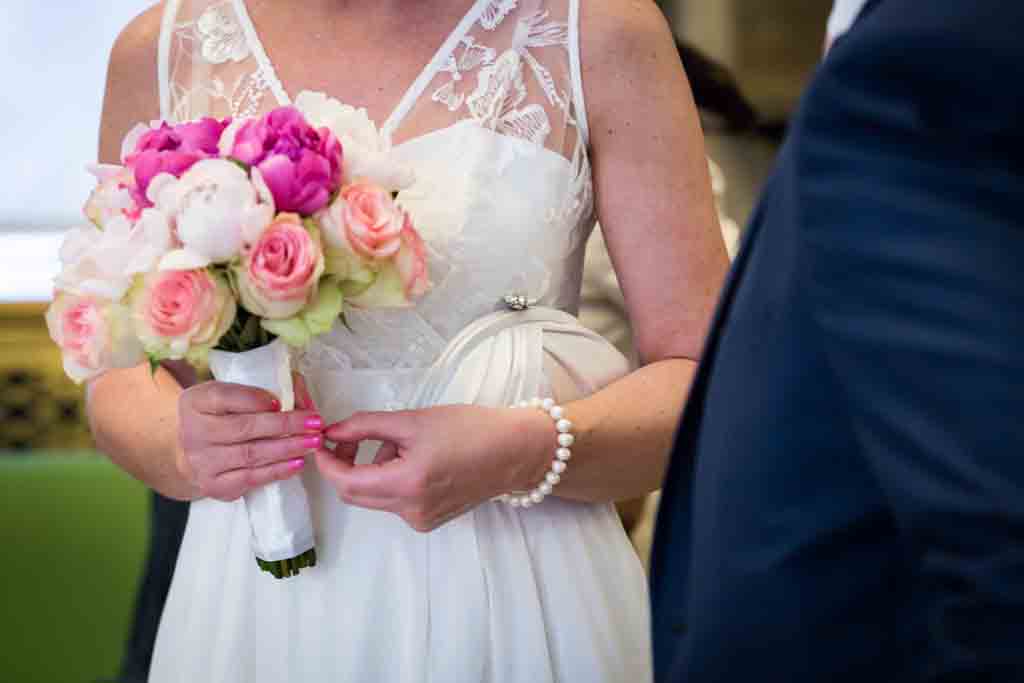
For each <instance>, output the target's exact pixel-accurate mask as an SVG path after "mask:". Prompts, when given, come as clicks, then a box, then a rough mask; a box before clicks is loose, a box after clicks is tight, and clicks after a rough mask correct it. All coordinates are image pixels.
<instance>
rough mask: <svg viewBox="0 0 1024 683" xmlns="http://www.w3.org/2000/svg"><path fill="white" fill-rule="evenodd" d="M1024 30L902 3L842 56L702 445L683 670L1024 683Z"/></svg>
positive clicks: (689, 492) (767, 202)
mask: <svg viewBox="0 0 1024 683" xmlns="http://www.w3.org/2000/svg"><path fill="white" fill-rule="evenodd" d="M1022 27H1024V5H1022V4H1021V3H1019V2H1006V1H1004V0H973V1H972V2H959V1H956V0H941V1H935V0H880V1H878V2H875V3H874V4H873V6H871V7H870V8H869V12H868V13H867V14H866V15H864V16H862V18H861V19H860V21H859V22H858V23H857V24H856V25H855V26H854V27H853V29H852V30H851V32H850V33H849V34H847V35H846V36H845V37H844V38H842V39H841V40H839V41H837V43H836V45H835V46H834V48H833V51H832V52H831V53H830V54H829V56H828V58H827V59H826V60H825V62H824V63H823V65H822V66H821V68H820V69H819V70H818V73H817V74H816V76H815V78H814V80H813V82H812V84H811V86H810V88H809V91H808V93H807V95H806V96H805V98H804V100H803V102H802V105H801V108H800V110H799V112H798V113H797V115H796V116H795V117H794V120H793V121H792V123H791V126H790V132H789V136H788V138H787V140H786V143H785V144H784V147H783V150H782V152H781V153H780V156H779V160H778V164H777V167H776V170H775V172H774V174H773V175H772V178H771V180H770V181H769V183H768V186H767V188H766V190H765V192H764V194H763V196H762V200H761V203H760V205H759V208H758V210H757V211H756V213H755V216H754V218H753V220H752V222H751V224H750V227H749V228H748V232H747V236H746V239H745V244H744V246H743V248H742V249H741V252H740V255H739V256H738V258H737V261H736V263H735V264H734V268H733V271H732V273H731V275H730V279H729V283H728V285H727V287H726V291H725V293H724V294H723V298H722V301H721V303H720V307H719V310H718V313H717V316H716V320H715V323H714V324H713V326H712V331H711V334H710V336H709V340H708V343H707V346H706V348H705V352H704V356H703V359H702V364H701V367H700V370H699V372H698V376H697V379H696V381H695V384H694V386H693V388H692V389H691V394H690V399H689V401H688V404H687V407H686V411H685V414H684V417H683V420H682V422H681V424H680V428H679V433H678V435H677V442H676V446H675V451H674V456H673V461H672V464H671V467H670V470H669V473H668V477H667V480H666V485H665V488H664V490H663V495H662V501H661V511H660V514H659V520H658V530H657V534H656V537H655V545H654V554H653V557H652V566H651V594H652V604H653V629H654V647H655V673H656V677H657V681H658V682H659V683H704V682H712V681H713V682H715V683H732V682H734V681H735V682H737V683H740V682H742V683H747V681H751V680H758V681H762V682H769V683H770V682H774V681H779V682H780V683H781V682H786V683H789V682H792V681H801V682H804V681H830V682H845V681H850V682H851V683H853V682H855V681H856V682H857V683H860V682H862V681H899V682H900V683H911V682H923V681H929V682H936V683H937V682H940V681H941V682H944V683H949V682H952V681H1022V680H1024V647H1022V642H1024V641H1022V637H1024V457H1022V456H1024V421H1022V420H1021V416H1022V413H1024V399H1022V397H1024V356H1022V354H1021V352H1020V340H1021V339H1022V338H1024V289H1022V286H1021V283H1022V282H1024V161H1022V160H1024V130H1022V128H1021V125H1020V119H1021V114H1022V112H1024V89H1022V88H1021V85H1020V84H1021V82H1022V75H1024V71H1022V67H1021V64H1022V57H1024V43H1022V41H1021V39H1020V32H1021V29H1022Z"/></svg>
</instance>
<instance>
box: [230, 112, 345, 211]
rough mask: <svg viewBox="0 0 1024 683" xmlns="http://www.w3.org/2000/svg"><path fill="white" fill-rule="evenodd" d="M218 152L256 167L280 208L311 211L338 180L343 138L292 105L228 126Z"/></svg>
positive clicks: (327, 198)
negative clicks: (318, 125) (315, 125)
mask: <svg viewBox="0 0 1024 683" xmlns="http://www.w3.org/2000/svg"><path fill="white" fill-rule="evenodd" d="M224 138H225V139H224V140H222V144H221V152H222V153H223V154H224V155H225V156H230V157H232V158H234V159H237V160H238V161H241V162H242V163H244V164H248V165H249V166H254V167H256V168H258V169H259V170H260V173H261V174H262V175H263V180H264V181H265V182H266V184H267V187H269V188H270V192H271V194H272V195H273V196H274V203H275V204H276V206H277V208H278V210H279V211H287V212H294V213H299V214H301V215H303V216H311V215H313V214H314V213H315V212H317V211H319V210H320V209H322V208H323V207H324V206H326V205H327V202H328V201H330V198H331V196H332V195H333V194H334V193H335V192H337V191H338V188H339V187H340V186H341V170H342V169H341V166H342V149H341V143H340V142H338V139H337V138H336V137H335V136H334V134H333V133H331V131H330V130H329V129H327V128H319V129H317V128H313V127H312V126H310V125H309V123H307V122H306V119H305V118H303V116H302V114H301V113H300V112H299V111H298V110H297V109H295V108H294V107H278V108H277V109H274V110H273V111H271V112H269V113H268V114H266V115H265V116H263V117H261V118H259V119H253V120H248V121H244V122H239V123H236V124H235V125H234V126H232V127H231V128H229V130H228V131H227V133H226V134H225V136H224Z"/></svg>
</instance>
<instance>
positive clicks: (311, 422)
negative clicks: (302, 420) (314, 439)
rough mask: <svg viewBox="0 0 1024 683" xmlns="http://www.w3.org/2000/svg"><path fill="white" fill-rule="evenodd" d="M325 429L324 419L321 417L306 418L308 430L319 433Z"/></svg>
mask: <svg viewBox="0 0 1024 683" xmlns="http://www.w3.org/2000/svg"><path fill="white" fill-rule="evenodd" d="M323 428H324V419H323V418H322V417H320V416H319V415H313V416H312V417H307V418H306V429H312V430H315V431H319V430H321V429H323Z"/></svg>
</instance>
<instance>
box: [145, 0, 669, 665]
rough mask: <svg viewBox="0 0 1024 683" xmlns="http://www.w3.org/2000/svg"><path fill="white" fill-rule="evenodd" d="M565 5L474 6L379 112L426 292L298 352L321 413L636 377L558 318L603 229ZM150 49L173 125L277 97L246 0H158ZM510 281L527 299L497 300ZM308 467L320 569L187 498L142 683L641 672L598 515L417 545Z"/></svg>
mask: <svg viewBox="0 0 1024 683" xmlns="http://www.w3.org/2000/svg"><path fill="white" fill-rule="evenodd" d="M578 4H579V0H476V2H474V3H473V4H472V7H471V8H470V9H469V10H468V12H467V14H466V15H465V16H464V18H463V19H462V20H461V21H460V22H459V24H458V26H456V27H455V28H454V30H453V31H452V33H451V34H450V36H449V37H448V39H447V40H446V41H445V42H444V44H443V45H442V46H441V47H440V49H439V50H438V52H437V54H436V56H435V57H434V58H433V59H432V60H431V62H430V63H429V64H428V65H426V66H425V68H424V69H423V71H422V73H421V74H420V76H419V77H418V78H417V79H416V80H415V82H414V83H412V84H411V85H410V87H409V89H408V91H407V92H406V94H405V95H404V97H403V98H402V99H401V101H400V103H399V104H398V106H397V107H396V108H395V110H394V112H393V113H392V114H391V115H390V117H389V118H388V119H387V120H386V121H384V122H379V123H380V124H381V126H382V129H383V130H385V131H387V132H388V133H390V134H391V136H392V138H393V139H394V141H395V143H396V153H397V154H398V155H399V157H400V158H401V159H402V160H404V161H405V162H407V163H408V164H409V165H410V166H411V168H412V169H413V170H414V171H415V173H416V183H415V185H414V186H413V187H412V188H411V189H410V190H408V191H406V192H404V193H403V195H402V203H403V204H404V205H405V206H406V207H407V208H408V209H409V210H410V211H411V212H412V214H413V216H414V217H415V220H416V224H417V227H418V228H419V229H420V232H421V233H422V234H423V237H424V239H425V240H426V242H427V244H428V250H429V260H430V276H431V280H432V282H433V283H434V288H433V290H432V291H431V292H430V293H429V294H428V295H427V296H426V297H425V298H423V299H422V300H421V301H419V302H417V305H416V306H415V308H412V309H404V310H392V311H379V310H378V311H352V312H349V313H347V314H346V316H347V318H346V322H347V325H340V324H339V325H337V326H336V328H335V329H334V330H333V331H332V332H331V333H329V334H328V335H326V336H324V337H322V338H321V339H320V340H318V341H316V342H315V343H314V344H313V345H312V346H311V347H310V348H309V349H308V350H306V351H305V352H304V353H303V354H302V355H301V357H300V358H298V359H297V362H298V365H299V368H300V369H301V370H302V372H303V374H304V375H305V377H306V378H307V381H308V382H309V384H310V385H311V390H312V393H313V396H314V399H315V400H316V402H317V405H318V408H319V409H320V411H321V412H322V413H323V415H324V417H325V418H326V419H327V420H328V421H335V420H339V419H341V418H344V417H346V416H347V415H349V414H351V413H352V412H354V411H356V410H394V409H404V408H416V407H423V406H427V405H437V404H444V403H476V404H480V405H492V406H502V405H509V404H511V403H512V402H514V401H516V400H518V399H521V398H528V397H532V396H535V395H546V394H555V396H556V398H557V399H558V400H560V401H563V402H564V401H569V400H571V399H572V398H574V397H576V396H578V395H580V394H585V393H587V392H591V391H595V390H597V389H598V388H600V387H601V386H603V385H604V384H606V383H608V382H610V381H612V380H613V379H615V378H616V377H618V376H621V375H622V374H624V373H625V372H626V371H627V370H628V367H627V364H626V363H625V359H623V358H622V356H621V354H618V352H617V351H615V350H614V348H613V347H611V346H610V345H609V344H607V343H606V342H603V341H601V340H600V339H599V338H598V337H597V336H596V335H594V334H592V333H589V332H587V331H586V330H584V329H583V328H582V327H580V326H579V324H578V323H577V322H576V320H575V318H573V317H572V315H573V314H574V313H575V311H576V308H577V305H578V300H579V292H580V281H581V270H582V263H583V253H584V246H585V244H586V241H587V237H588V235H589V233H590V231H591V229H592V227H593V223H594V217H593V213H594V212H593V206H594V203H593V196H592V185H591V173H590V166H589V163H588V159H587V144H586V143H587V125H586V113H585V107H584V101H583V90H582V85H581V81H580V63H579V46H578V33H577V31H578V12H579V7H578ZM159 54H160V62H159V75H160V85H161V108H162V115H163V117H164V118H166V119H172V120H178V121H180V120H186V119H191V118H195V117H198V116H204V115H212V116H252V115H258V114H261V113H264V112H266V111H268V110H269V109H271V108H273V107H275V106H278V105H280V104H287V103H289V102H290V96H289V91H288V90H286V89H285V87H284V86H283V85H282V83H281V82H280V81H279V80H278V78H277V76H276V75H275V72H274V68H273V66H272V64H271V62H270V60H269V58H268V55H267V53H266V51H265V50H264V48H263V46H262V45H261V43H260V39H259V36H258V31H257V28H256V26H254V24H253V22H252V20H251V18H250V17H249V15H248V13H247V11H246V7H245V5H244V2H243V0H217V1H214V2H211V1H209V0H202V1H189V0H183V1H181V2H175V1H173V0H171V1H169V2H167V3H166V10H165V19H164V24H163V30H162V33H161V38H160V50H159ZM356 66H359V65H356ZM343 67H344V65H339V68H343ZM328 94H329V95H331V96H334V97H337V98H338V99H340V100H342V101H344V100H345V97H344V94H343V93H328ZM507 294H523V295H526V296H527V297H529V298H531V299H536V300H537V305H536V306H535V307H533V308H530V309H529V310H527V311H525V312H512V311H508V310H506V309H505V307H504V305H503V304H502V300H503V297H504V296H505V295H507ZM463 428H464V429H467V430H470V429H473V428H474V425H472V424H466V425H464V426H463ZM372 457H373V448H372V445H371V444H364V446H363V447H362V449H361V452H360V455H359V461H360V462H366V461H368V460H369V459H371V458H372ZM578 457H585V454H582V453H581V454H580V455H579V456H578ZM623 457H629V454H623ZM302 476H303V478H304V484H305V486H306V489H307V490H308V492H309V497H310V507H311V510H312V515H313V521H314V527H315V530H316V536H317V549H318V554H319V562H318V565H317V566H316V567H315V568H312V569H309V570H305V571H303V573H302V574H301V575H300V576H298V577H295V578H291V579H287V580H275V579H274V578H273V577H271V576H270V575H269V574H267V573H264V572H261V571H260V570H259V569H258V568H257V566H256V564H255V562H254V560H253V556H252V551H251V549H250V538H249V536H250V531H249V527H248V524H247V520H246V517H245V513H244V508H243V507H242V504H241V503H240V502H236V503H222V502H218V501H212V500H202V501H197V502H196V503H194V504H193V505H192V507H191V513H190V517H189V521H188V528H187V530H186V533H185V538H184V542H183V544H182V548H181V552H180V556H179V559H178V564H177V568H176V571H175V575H174V582H173V585H172V587H171V591H170V595H169V598H168V601H167V605H166V609H165V612H164V615H163V619H162V622H161V626H160V631H159V636H158V640H157V645H156V652H155V655H154V661H153V667H152V671H151V675H150V680H151V681H153V682H155V683H165V682H171V681H175V682H179V681H180V682H188V683H193V682H195V681H210V682H211V683H225V682H239V683H242V682H245V683H258V682H260V681H274V682H275V683H289V682H293V681H352V682H358V683H362V682H366V683H387V682H392V681H394V682H406V681H408V682H422V683H426V682H428V681H430V682H435V683H453V682H463V681H465V682H467V683H469V682H472V683H480V682H488V683H527V682H529V683H544V682H545V681H551V682H554V681H561V682H565V683H602V682H607V683H613V682H615V683H619V682H622V681H628V682H629V683H643V682H644V681H649V680H650V679H651V677H652V674H651V669H650V666H651V665H650V653H649V650H650V642H649V636H648V628H649V625H648V606H647V592H646V581H645V577H644V574H643V570H642V568H641V565H640V562H639V560H638V559H637V556H636V554H635V552H634V550H633V548H632V546H631V545H630V543H629V541H628V539H627V537H626V535H625V533H624V531H623V529H622V526H621V524H620V522H619V520H618V518H617V516H616V513H615V510H614V508H613V506H611V505H606V504H605V505H597V504H582V503H575V502H570V501H565V500H561V499H558V498H556V497H550V498H548V499H547V500H546V501H545V502H544V503H543V504H541V505H539V506H535V507H532V508H529V509H519V508H513V507H510V506H508V505H505V504H503V503H500V502H487V503H484V504H482V505H480V506H479V507H477V508H476V509H474V510H472V511H470V512H468V513H466V514H464V515H463V516H461V517H459V518H457V519H455V520H453V521H452V522H450V523H448V524H446V525H444V526H442V527H441V528H439V529H437V530H435V531H434V532H432V533H429V534H420V533H417V532H416V531H414V530H412V529H410V528H409V527H408V526H407V525H406V524H405V523H404V522H403V521H402V520H401V519H399V518H398V517H396V516H393V515H391V514H388V513H383V512H378V511H371V510H365V509H362V508H357V507H352V506H348V505H346V504H344V503H343V502H341V501H340V500H339V498H338V497H337V495H336V494H335V492H334V491H333V489H332V488H331V487H330V486H329V485H328V484H327V483H326V482H325V481H324V480H323V479H322V478H321V477H320V476H319V474H318V472H317V471H316V468H315V467H308V468H307V469H306V471H305V472H304V473H303V475H302Z"/></svg>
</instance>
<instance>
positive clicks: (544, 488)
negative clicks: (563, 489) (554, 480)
mask: <svg viewBox="0 0 1024 683" xmlns="http://www.w3.org/2000/svg"><path fill="white" fill-rule="evenodd" d="M537 490H538V491H540V492H541V493H543V494H544V495H545V496H550V495H551V492H552V491H554V490H555V487H554V486H552V485H551V484H550V483H549V482H546V481H545V482H544V483H543V484H541V485H540V486H538V487H537Z"/></svg>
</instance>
